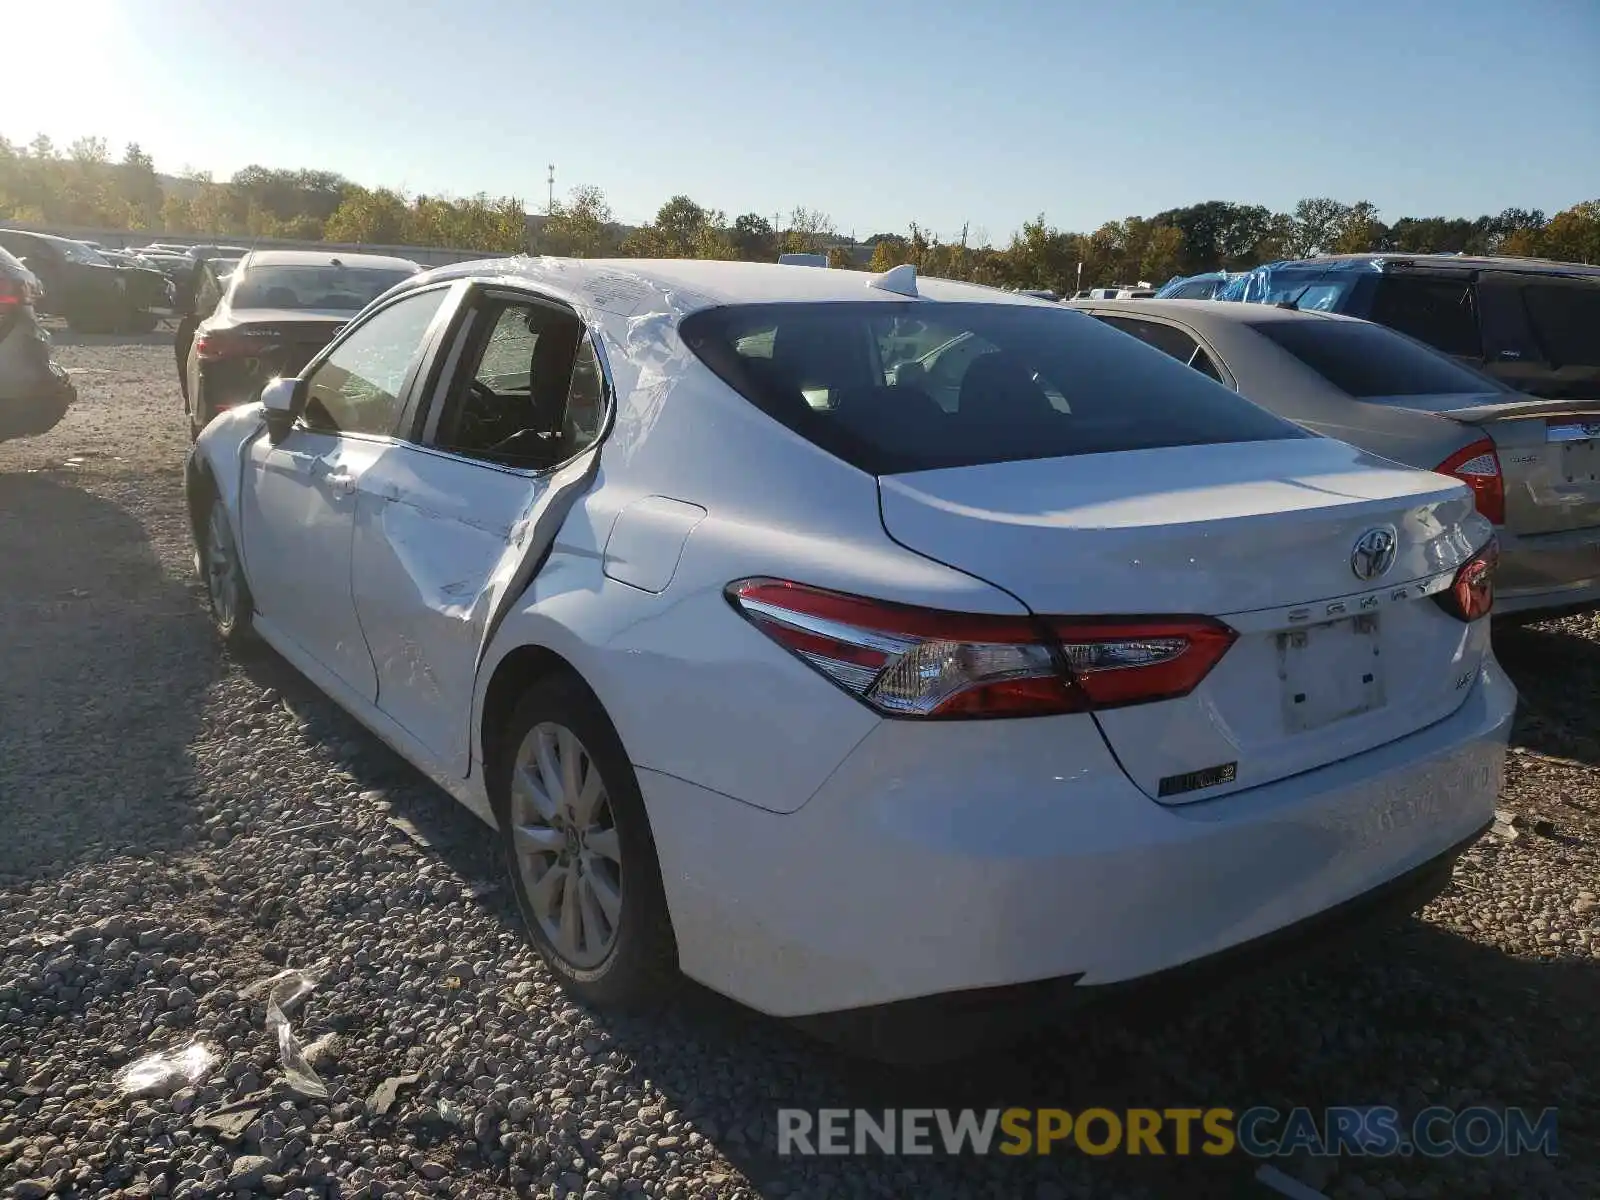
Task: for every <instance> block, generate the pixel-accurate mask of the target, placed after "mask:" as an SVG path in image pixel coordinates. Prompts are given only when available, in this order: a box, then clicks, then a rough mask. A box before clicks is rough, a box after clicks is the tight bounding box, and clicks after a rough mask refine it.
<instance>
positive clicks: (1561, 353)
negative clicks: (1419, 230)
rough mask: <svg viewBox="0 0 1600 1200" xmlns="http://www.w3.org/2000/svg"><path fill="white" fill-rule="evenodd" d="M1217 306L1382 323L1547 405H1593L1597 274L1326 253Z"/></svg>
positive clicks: (1516, 264)
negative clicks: (1281, 308)
mask: <svg viewBox="0 0 1600 1200" xmlns="http://www.w3.org/2000/svg"><path fill="white" fill-rule="evenodd" d="M1217 299H1219V300H1244V301H1247V302H1255V303H1265V304H1292V305H1294V306H1295V307H1296V308H1302V309H1312V310H1316V311H1319V312H1335V313H1343V314H1344V315H1346V316H1351V317H1363V318H1365V319H1366V320H1369V321H1376V322H1377V323H1378V324H1380V325H1388V326H1389V327H1390V328H1392V329H1398V330H1399V331H1400V332H1401V333H1408V334H1410V335H1411V336H1412V337H1414V338H1416V339H1418V340H1419V341H1423V342H1427V343H1428V344H1429V345H1430V346H1433V347H1435V348H1437V349H1439V350H1443V351H1444V352H1445V353H1446V354H1449V355H1453V356H1454V357H1456V358H1458V359H1460V360H1461V361H1463V362H1465V363H1467V364H1469V365H1470V366H1474V367H1477V368H1479V369H1480V370H1483V371H1486V372H1488V373H1489V374H1490V375H1492V376H1494V377H1495V378H1496V379H1498V380H1500V382H1502V383H1504V384H1505V385H1506V386H1507V387H1510V388H1513V389H1515V390H1516V391H1519V392H1526V393H1528V394H1529V395H1533V396H1540V397H1543V398H1546V399H1552V400H1576V401H1580V402H1589V401H1596V400H1600V267H1590V266H1582V265H1580V264H1578V263H1562V262H1550V261H1547V260H1544V259H1530V258H1475V257H1468V256H1466V255H1460V254H1334V255H1329V256H1328V257H1326V258H1313V259H1305V260H1301V261H1294V262H1277V263H1269V264H1267V265H1266V266H1263V267H1257V268H1256V269H1255V270H1254V271H1251V272H1250V273H1249V274H1247V275H1241V276H1239V277H1238V278H1236V279H1235V280H1234V281H1233V283H1231V284H1230V285H1229V286H1228V287H1227V288H1226V289H1225V290H1224V291H1223V292H1222V293H1221V294H1220V295H1218V297H1217Z"/></svg>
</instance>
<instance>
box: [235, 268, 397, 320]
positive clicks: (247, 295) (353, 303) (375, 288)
mask: <svg viewBox="0 0 1600 1200" xmlns="http://www.w3.org/2000/svg"><path fill="white" fill-rule="evenodd" d="M218 275H219V276H221V275H222V271H221V269H220V268H219V269H218ZM410 275H411V272H410V271H396V270H393V269H390V268H378V267H335V266H331V265H330V266H325V267H322V266H316V267H290V266H282V267H274V266H262V267H251V268H250V269H249V270H247V271H246V272H245V273H244V274H243V275H241V276H239V278H238V279H237V280H236V281H235V283H234V289H233V295H232V297H231V298H230V299H229V301H228V303H229V304H230V305H231V306H232V307H234V308H327V309H335V310H344V311H348V312H356V311H358V310H359V309H363V308H365V307H366V306H367V305H368V304H370V303H372V301H374V300H376V299H377V298H378V297H379V296H381V295H383V293H385V292H387V291H388V290H389V289H390V288H391V287H393V286H394V285H395V284H397V283H399V282H400V281H401V280H402V279H407V278H409V277H410Z"/></svg>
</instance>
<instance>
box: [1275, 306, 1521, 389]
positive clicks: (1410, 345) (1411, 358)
mask: <svg viewBox="0 0 1600 1200" xmlns="http://www.w3.org/2000/svg"><path fill="white" fill-rule="evenodd" d="M1250 327H1251V328H1252V329H1254V330H1255V331H1256V332H1257V333H1259V334H1260V335H1261V336H1262V337H1264V338H1266V339H1267V340H1268V341H1271V342H1274V343H1276V344H1277V345H1278V346H1280V347H1282V348H1283V349H1284V350H1287V351H1288V352H1289V353H1290V354H1292V355H1294V356H1295V357H1296V358H1298V359H1299V360H1300V361H1301V362H1303V363H1304V364H1305V365H1306V366H1308V367H1310V368H1311V369H1312V370H1313V371H1315V372H1316V373H1317V374H1318V375H1321V376H1322V377H1323V378H1324V379H1326V380H1327V381H1328V382H1329V383H1331V384H1333V386H1334V387H1336V388H1338V389H1339V390H1340V391H1342V392H1347V393H1348V394H1350V395H1352V396H1355V397H1356V398H1357V399H1363V400H1364V399H1367V398H1369V397H1374V396H1448V395H1456V394H1460V393H1463V392H1468V393H1470V392H1500V391H1505V390H1506V389H1505V386H1504V385H1503V384H1501V383H1498V382H1496V381H1495V380H1493V379H1491V378H1490V377H1489V376H1487V375H1483V374H1480V373H1479V372H1477V371H1474V370H1472V369H1471V368H1470V367H1464V366H1462V365H1461V364H1460V363H1458V362H1456V361H1455V360H1454V359H1452V358H1449V357H1447V356H1445V355H1443V354H1441V353H1439V352H1438V351H1437V350H1432V349H1430V348H1429V347H1427V346H1423V345H1421V344H1419V343H1417V342H1414V341H1412V340H1411V339H1410V338H1407V337H1401V336H1400V335H1399V334H1397V333H1394V332H1392V331H1390V330H1388V329H1384V328H1382V327H1381V326H1378V325H1371V324H1368V323H1367V322H1365V321H1335V320H1330V319H1328V318H1326V317H1323V318H1319V319H1316V320H1309V321H1260V322H1254V323H1252V324H1251V326H1250Z"/></svg>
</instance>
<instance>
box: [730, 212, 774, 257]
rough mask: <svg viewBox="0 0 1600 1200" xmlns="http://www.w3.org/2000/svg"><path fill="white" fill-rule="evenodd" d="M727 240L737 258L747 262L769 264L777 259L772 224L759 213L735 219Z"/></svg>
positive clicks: (746, 214) (747, 214)
mask: <svg viewBox="0 0 1600 1200" xmlns="http://www.w3.org/2000/svg"><path fill="white" fill-rule="evenodd" d="M729 240H730V241H731V242H732V243H733V247H734V249H735V250H736V251H737V252H738V254H739V257H740V258H742V259H745V260H746V261H747V262H771V261H772V259H774V258H776V257H777V238H776V236H775V235H774V234H773V231H772V222H771V221H768V220H767V219H766V218H765V217H763V216H761V215H760V214H759V213H745V214H743V215H742V216H740V217H737V218H735V219H734V222H733V229H732V232H731V233H730V235H729Z"/></svg>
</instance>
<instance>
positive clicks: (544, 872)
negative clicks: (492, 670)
mask: <svg viewBox="0 0 1600 1200" xmlns="http://www.w3.org/2000/svg"><path fill="white" fill-rule="evenodd" d="M504 735H505V736H504V739H503V741H502V742H501V743H500V745H501V746H502V747H503V753H501V754H500V755H499V756H498V758H499V760H500V761H499V762H497V763H496V764H495V766H496V768H497V769H496V772H495V777H494V778H493V779H491V780H490V783H491V789H492V793H491V794H492V795H493V796H494V798H495V809H496V815H497V817H498V818H499V824H500V843H501V850H502V853H503V855H504V857H505V863H506V870H507V873H508V874H509V876H510V879H511V887H512V891H513V892H514V894H515V895H516V898H517V906H518V908H519V909H521V912H522V918H523V922H524V924H525V925H526V926H527V929H528V936H529V939H530V940H531V941H532V942H533V944H534V947H535V948H536V949H537V950H538V951H539V953H540V955H541V956H542V957H543V958H544V960H545V962H546V963H547V964H548V965H549V967H550V969H551V971H553V972H554V973H555V975H556V978H557V979H558V980H559V981H560V983H561V985H562V986H563V987H564V988H565V989H566V990H567V991H568V992H570V993H571V994H572V995H574V996H575V997H577V998H578V999H579V1000H581V1001H583V1002H584V1003H587V1004H593V1005H597V1006H602V1007H620V1008H641V1007H648V1006H650V1005H652V1004H654V1003H656V1002H658V1001H659V1000H660V999H662V998H663V997H664V996H666V995H667V994H668V993H669V992H670V991H671V990H672V987H673V985H674V984H675V983H676V982H677V979H678V970H677V963H678V949H677V942H676V940H675V939H674V937H673V933H672V921H671V918H670V916H669V914H668V912H667V903H666V895H665V893H664V891H663V889H662V885H661V868H660V865H659V863H658V860H657V858H656V849H655V839H654V837H653V836H652V834H651V831H650V822H649V819H648V817H647V816H646V813H645V807H644V800H643V797H642V796H641V795H640V792H639V783H638V780H637V779H636V778H635V776H634V773H633V767H632V765H631V764H630V763H629V762H628V757H627V754H626V752H625V751H624V750H623V748H622V741H621V739H620V738H619V737H618V736H617V732H616V730H615V729H614V728H613V727H612V724H611V721H610V719H609V718H608V717H607V716H606V714H605V710H604V709H603V708H601V706H600V703H599V702H598V701H597V700H596V699H595V698H594V696H593V695H592V694H591V693H590V692H589V690H588V689H587V688H586V687H584V686H583V684H582V683H581V682H580V681H578V680H577V679H576V678H575V677H573V676H570V675H553V676H550V677H548V678H546V679H543V680H540V681H539V682H538V683H536V684H534V685H533V686H532V687H531V688H529V689H528V691H527V692H526V693H525V694H524V695H523V697H522V700H521V701H520V702H519V703H518V704H517V707H516V709H515V710H514V711H513V713H512V715H511V718H510V720H509V721H508V722H507V725H506V728H505V731H504Z"/></svg>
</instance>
